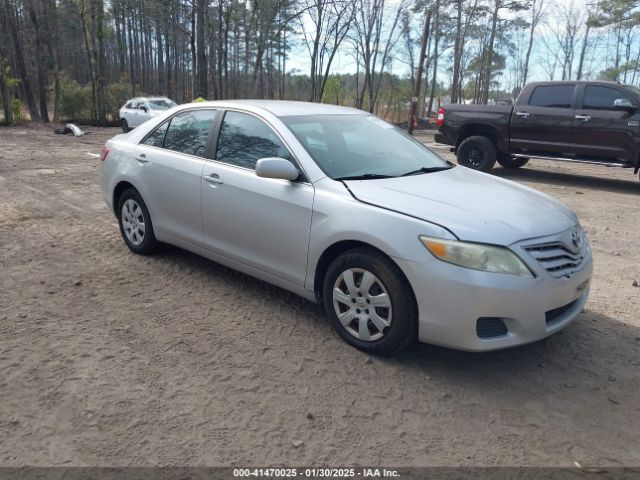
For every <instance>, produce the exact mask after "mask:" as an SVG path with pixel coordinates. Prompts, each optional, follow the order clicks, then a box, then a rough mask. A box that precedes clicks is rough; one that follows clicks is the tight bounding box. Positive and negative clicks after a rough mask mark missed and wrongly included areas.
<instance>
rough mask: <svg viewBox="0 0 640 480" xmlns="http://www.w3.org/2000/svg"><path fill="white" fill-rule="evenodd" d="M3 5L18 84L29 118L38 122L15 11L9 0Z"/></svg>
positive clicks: (38, 116) (39, 119)
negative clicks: (16, 69) (16, 68)
mask: <svg viewBox="0 0 640 480" xmlns="http://www.w3.org/2000/svg"><path fill="white" fill-rule="evenodd" d="M4 7H5V9H6V12H7V23H8V24H9V31H10V33H11V40H12V42H13V51H14V53H15V62H16V66H17V67H18V75H19V76H20V85H21V86H22V91H23V93H24V97H25V100H26V101H27V106H28V108H29V115H30V116H31V120H35V121H38V122H39V121H41V118H40V114H39V113H38V109H37V107H36V102H35V100H34V97H33V91H32V90H31V82H30V80H29V75H28V74H27V67H26V65H25V63H24V55H23V53H22V44H21V42H20V36H19V34H18V26H17V25H16V17H15V12H14V11H13V9H12V8H11V4H10V3H9V0H4Z"/></svg>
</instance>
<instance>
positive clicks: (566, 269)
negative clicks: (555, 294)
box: [524, 237, 587, 278]
mask: <svg viewBox="0 0 640 480" xmlns="http://www.w3.org/2000/svg"><path fill="white" fill-rule="evenodd" d="M569 238H571V237H569ZM569 245H571V243H570V240H569V242H567V241H562V240H558V241H553V242H547V243H539V244H535V245H526V246H525V247H524V249H525V250H526V251H527V252H528V253H529V254H530V255H531V256H532V257H533V258H535V259H536V260H537V261H538V262H540V265H542V267H543V268H544V269H545V270H546V271H547V272H549V274H551V276H553V277H556V278H562V277H566V278H569V277H571V276H573V274H574V273H576V272H578V271H580V270H581V269H582V265H583V263H584V260H585V257H586V249H587V241H586V238H584V237H582V240H581V243H580V245H579V247H575V246H574V245H572V246H571V247H570V246H569Z"/></svg>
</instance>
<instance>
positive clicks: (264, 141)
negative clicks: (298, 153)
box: [216, 111, 292, 169]
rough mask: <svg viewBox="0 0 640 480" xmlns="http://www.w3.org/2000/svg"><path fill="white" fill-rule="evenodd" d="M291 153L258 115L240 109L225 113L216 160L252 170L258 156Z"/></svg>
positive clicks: (283, 155) (285, 156) (287, 157)
mask: <svg viewBox="0 0 640 480" xmlns="http://www.w3.org/2000/svg"><path fill="white" fill-rule="evenodd" d="M267 157H280V158H286V159H287V160H291V159H292V157H291V154H290V153H289V151H288V150H287V148H286V147H285V146H284V145H283V143H282V142H281V141H280V138H279V137H278V136H277V135H276V134H275V132H274V131H273V130H272V129H271V127H269V125H267V124H266V123H264V122H263V121H262V120H260V119H259V118H256V117H254V116H253V115H248V114H246V113H240V112H231V111H230V112H227V113H226V115H225V116H224V121H223V122H222V127H221V128H220V135H219V138H218V148H217V149H216V160H220V161H221V162H226V163H230V164H232V165H237V166H239V167H245V168H250V169H254V168H255V167H256V162H257V161H258V160H260V159H261V158H267Z"/></svg>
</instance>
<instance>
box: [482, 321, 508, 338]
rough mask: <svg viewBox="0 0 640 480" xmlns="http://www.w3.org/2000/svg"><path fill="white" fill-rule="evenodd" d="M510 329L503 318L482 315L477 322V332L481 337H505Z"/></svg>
mask: <svg viewBox="0 0 640 480" xmlns="http://www.w3.org/2000/svg"><path fill="white" fill-rule="evenodd" d="M508 331H509V330H507V326H506V325H505V324H504V321H502V319H501V318H497V317H480V318H479V319H478V321H477V322H476V333H477V334H478V337H480V338H495V337H504V336H505V335H506V334H507V332H508Z"/></svg>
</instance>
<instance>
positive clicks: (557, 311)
mask: <svg viewBox="0 0 640 480" xmlns="http://www.w3.org/2000/svg"><path fill="white" fill-rule="evenodd" d="M577 301H578V300H577V299H576V300H574V301H573V302H571V303H567V304H566V305H563V306H562V307H558V308H554V309H553V310H549V311H548V312H545V314H544V317H545V320H546V321H547V325H551V324H553V323H554V322H555V321H556V320H558V318H560V317H561V316H562V314H563V313H565V312H566V311H568V310H570V309H571V307H573V306H574V305H575V304H576V302H577Z"/></svg>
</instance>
